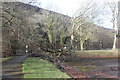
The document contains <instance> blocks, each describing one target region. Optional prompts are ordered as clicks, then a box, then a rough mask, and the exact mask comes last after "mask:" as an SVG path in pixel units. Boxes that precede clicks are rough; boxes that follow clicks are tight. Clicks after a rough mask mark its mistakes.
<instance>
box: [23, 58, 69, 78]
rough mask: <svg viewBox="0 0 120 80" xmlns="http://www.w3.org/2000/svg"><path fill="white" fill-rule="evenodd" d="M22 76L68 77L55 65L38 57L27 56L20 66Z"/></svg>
mask: <svg viewBox="0 0 120 80" xmlns="http://www.w3.org/2000/svg"><path fill="white" fill-rule="evenodd" d="M22 71H23V73H24V78H70V77H69V76H68V75H67V74H66V73H63V72H62V71H60V70H59V69H57V68H56V66H55V65H54V64H52V63H50V62H48V61H46V60H43V59H40V58H32V57H29V58H27V59H26V60H25V61H24V63H23V67H22Z"/></svg>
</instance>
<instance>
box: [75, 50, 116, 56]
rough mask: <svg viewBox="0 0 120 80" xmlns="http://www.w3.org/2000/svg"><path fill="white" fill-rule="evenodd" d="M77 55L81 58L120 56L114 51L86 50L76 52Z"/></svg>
mask: <svg viewBox="0 0 120 80" xmlns="http://www.w3.org/2000/svg"><path fill="white" fill-rule="evenodd" d="M76 54H78V55H81V56H118V52H113V51H112V50H85V51H76Z"/></svg>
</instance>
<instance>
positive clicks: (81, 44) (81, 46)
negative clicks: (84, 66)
mask: <svg viewBox="0 0 120 80" xmlns="http://www.w3.org/2000/svg"><path fill="white" fill-rule="evenodd" d="M80 49H81V51H83V50H84V43H83V42H81V43H80Z"/></svg>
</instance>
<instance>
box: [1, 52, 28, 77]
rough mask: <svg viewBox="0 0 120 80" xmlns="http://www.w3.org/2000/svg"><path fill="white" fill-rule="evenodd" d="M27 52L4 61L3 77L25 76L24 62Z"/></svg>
mask: <svg viewBox="0 0 120 80" xmlns="http://www.w3.org/2000/svg"><path fill="white" fill-rule="evenodd" d="M27 57H28V55H27V54H25V55H23V56H19V57H16V58H13V59H11V60H8V61H5V62H3V63H2V78H23V73H22V63H23V61H24V60H25V59H26V58H27Z"/></svg>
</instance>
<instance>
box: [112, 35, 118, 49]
mask: <svg viewBox="0 0 120 80" xmlns="http://www.w3.org/2000/svg"><path fill="white" fill-rule="evenodd" d="M116 43H117V37H116V34H115V35H114V42H113V48H112V50H116Z"/></svg>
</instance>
